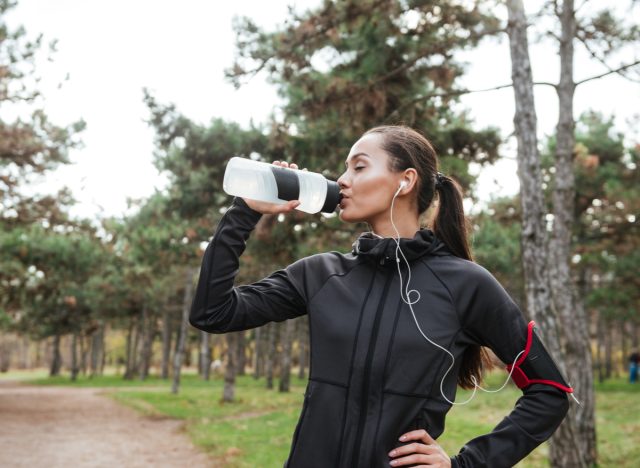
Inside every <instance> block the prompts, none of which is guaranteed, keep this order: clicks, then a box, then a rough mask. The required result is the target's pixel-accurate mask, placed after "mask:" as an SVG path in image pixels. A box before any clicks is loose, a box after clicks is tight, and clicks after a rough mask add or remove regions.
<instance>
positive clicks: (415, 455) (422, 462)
mask: <svg viewBox="0 0 640 468" xmlns="http://www.w3.org/2000/svg"><path fill="white" fill-rule="evenodd" d="M410 440H415V441H418V442H414V443H412V444H407V445H403V446H402V447H398V448H395V449H393V450H392V451H391V452H389V456H390V457H391V458H395V457H400V458H395V459H394V460H391V462H389V463H390V464H391V466H406V465H411V466H414V467H416V468H422V467H438V468H450V467H451V459H450V458H449V456H448V455H447V454H446V453H445V451H444V450H442V447H440V445H438V443H437V442H436V441H435V440H433V439H432V438H431V436H430V435H429V434H428V433H427V431H425V430H424V429H419V430H417V431H411V432H407V433H406V434H403V435H402V436H400V441H401V442H408V441H410Z"/></svg>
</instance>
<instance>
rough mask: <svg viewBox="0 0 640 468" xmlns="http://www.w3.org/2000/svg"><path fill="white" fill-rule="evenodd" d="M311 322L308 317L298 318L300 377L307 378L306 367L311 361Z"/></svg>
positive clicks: (301, 378)
mask: <svg viewBox="0 0 640 468" xmlns="http://www.w3.org/2000/svg"><path fill="white" fill-rule="evenodd" d="M308 325H309V322H308V321H307V319H299V320H298V364H299V367H298V378H299V379H300V380H303V379H304V378H305V375H306V374H305V369H306V368H307V366H308V364H307V363H308V361H309V346H308V344H309V326H308Z"/></svg>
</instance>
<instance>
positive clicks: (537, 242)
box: [507, 0, 584, 467]
mask: <svg viewBox="0 0 640 468" xmlns="http://www.w3.org/2000/svg"><path fill="white" fill-rule="evenodd" d="M507 9H508V13H509V27H508V34H509V46H510V51H511V70H512V80H513V89H514V94H515V104H516V113H515V116H514V124H515V130H516V136H517V141H518V150H517V157H518V177H519V180H520V193H521V196H520V199H521V204H522V237H521V246H522V264H523V270H524V279H525V291H526V297H527V312H528V315H529V317H530V318H531V319H533V320H535V321H536V323H537V325H538V326H539V327H540V329H541V330H542V331H543V333H544V337H545V345H546V346H547V348H548V350H549V352H550V353H551V355H552V356H553V358H554V360H555V361H556V362H557V363H558V365H559V366H560V368H561V370H563V371H565V370H566V369H565V366H564V361H563V359H562V357H563V356H562V353H561V344H560V339H559V335H560V333H559V332H560V330H559V325H560V324H559V323H558V318H557V316H556V313H555V312H554V310H553V307H552V305H553V304H552V297H551V291H550V284H549V277H548V276H547V268H548V263H549V261H548V255H547V246H546V243H547V233H546V226H545V222H544V221H545V210H544V200H543V190H542V175H541V170H540V154H539V152H538V139H537V117H536V111H535V102H534V95H533V78H532V73H531V63H530V60H529V43H528V39H527V20H526V16H525V11H524V4H523V1H522V0H508V1H507ZM565 375H566V372H565ZM563 425H567V429H569V430H568V431H563V432H562V433H561V434H560V435H554V436H553V437H552V439H551V451H552V453H558V450H557V449H555V448H554V445H556V446H561V447H562V451H563V455H564V457H565V458H564V460H567V461H570V462H568V464H564V465H557V462H558V459H557V458H554V457H553V456H552V457H551V459H552V465H553V466H575V467H582V466H584V465H583V462H582V460H581V457H580V445H579V442H578V440H577V439H576V437H575V434H576V432H575V430H572V429H575V428H574V427H573V426H574V424H573V419H572V418H565V420H564V422H563ZM556 434H558V432H556ZM558 444H560V445H558ZM572 462H576V463H575V464H572Z"/></svg>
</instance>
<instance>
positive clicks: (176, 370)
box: [171, 267, 193, 393]
mask: <svg viewBox="0 0 640 468" xmlns="http://www.w3.org/2000/svg"><path fill="white" fill-rule="evenodd" d="M192 291H193V268H191V267H188V268H187V269H186V272H185V278H184V298H183V301H182V319H181V321H180V337H179V339H178V347H177V349H176V353H175V355H174V357H173V385H172V386H171V393H178V390H179V387H180V371H181V370H182V360H183V357H184V350H185V347H186V346H185V345H186V342H187V329H188V328H187V327H188V326H189V310H190V309H191V301H192V299H193V297H192V296H193V295H192Z"/></svg>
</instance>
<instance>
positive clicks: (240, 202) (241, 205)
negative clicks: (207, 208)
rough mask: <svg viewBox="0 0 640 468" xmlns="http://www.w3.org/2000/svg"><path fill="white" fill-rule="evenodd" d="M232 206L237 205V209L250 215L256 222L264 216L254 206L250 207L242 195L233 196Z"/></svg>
mask: <svg viewBox="0 0 640 468" xmlns="http://www.w3.org/2000/svg"><path fill="white" fill-rule="evenodd" d="M232 206H235V207H237V209H239V210H240V211H242V212H243V213H246V214H247V215H249V216H250V217H251V218H252V219H253V220H254V221H255V222H256V223H257V222H258V221H259V220H260V218H262V213H260V212H259V211H256V210H254V209H253V208H250V207H249V205H247V202H246V201H244V198H242V197H233V202H232Z"/></svg>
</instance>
